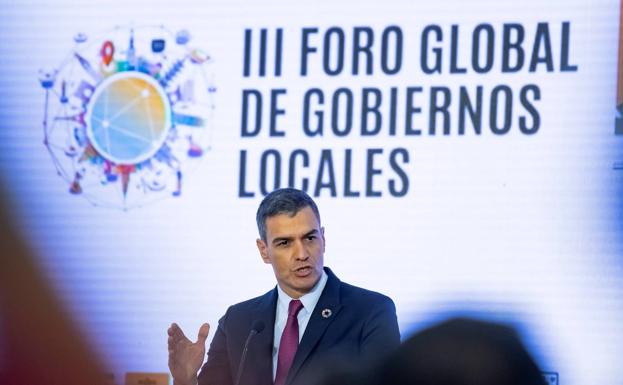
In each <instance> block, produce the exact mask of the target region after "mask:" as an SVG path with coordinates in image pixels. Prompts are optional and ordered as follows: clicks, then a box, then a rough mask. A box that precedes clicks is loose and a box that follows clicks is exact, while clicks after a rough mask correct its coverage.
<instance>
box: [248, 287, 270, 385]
mask: <svg viewBox="0 0 623 385" xmlns="http://www.w3.org/2000/svg"><path fill="white" fill-rule="evenodd" d="M275 306H277V289H273V290H271V291H269V292H268V293H266V294H265V295H264V296H263V298H262V301H261V302H260V304H259V305H258V307H257V310H256V312H255V313H254V315H253V320H252V321H251V322H254V321H256V320H258V321H262V322H263V323H264V330H263V331H262V332H261V333H259V334H257V335H256V336H255V337H254V338H255V341H253V342H252V343H251V345H252V347H253V350H252V351H250V352H249V353H252V352H253V353H255V354H253V355H252V356H250V357H249V358H251V357H253V359H252V360H249V361H252V363H253V365H254V366H255V367H254V368H253V371H250V373H255V374H256V375H257V377H256V382H257V383H258V384H262V385H272V383H273V335H274V333H275ZM249 350H251V349H249Z"/></svg>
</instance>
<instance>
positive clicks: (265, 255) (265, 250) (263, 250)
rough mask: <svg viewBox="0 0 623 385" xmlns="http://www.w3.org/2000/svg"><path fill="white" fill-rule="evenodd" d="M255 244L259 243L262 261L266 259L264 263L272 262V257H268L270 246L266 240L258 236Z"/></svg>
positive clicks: (258, 248) (258, 247)
mask: <svg viewBox="0 0 623 385" xmlns="http://www.w3.org/2000/svg"><path fill="white" fill-rule="evenodd" d="M255 244H256V245H257V250H258V251H259V252H260V256H261V257H262V261H264V263H270V258H269V257H268V246H267V245H266V242H264V241H263V240H261V239H259V238H258V239H256V240H255Z"/></svg>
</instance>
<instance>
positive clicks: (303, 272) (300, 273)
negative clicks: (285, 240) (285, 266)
mask: <svg viewBox="0 0 623 385" xmlns="http://www.w3.org/2000/svg"><path fill="white" fill-rule="evenodd" d="M311 272H312V268H311V266H302V267H299V268H298V269H296V270H294V275H296V276H297V277H307V276H308V275H310V274H311Z"/></svg>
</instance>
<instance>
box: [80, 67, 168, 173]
mask: <svg viewBox="0 0 623 385" xmlns="http://www.w3.org/2000/svg"><path fill="white" fill-rule="evenodd" d="M86 122H87V137H88V138H89V140H90V141H91V144H92V145H93V147H94V148H95V149H96V150H97V152H98V153H99V154H100V155H102V156H103V157H104V158H106V159H108V160H110V161H112V162H115V163H118V164H135V163H141V162H144V161H146V160H147V159H149V158H151V157H152V156H154V155H155V154H156V152H157V151H158V150H159V149H160V148H161V147H162V145H163V144H164V142H165V140H166V138H167V134H168V131H169V128H170V127H171V107H170V105H169V101H168V98H167V96H166V94H165V93H164V90H163V89H162V87H161V86H160V84H158V82H156V81H155V80H154V78H152V77H150V76H147V75H145V74H142V73H140V72H121V73H118V74H115V75H113V76H111V77H109V78H107V79H106V80H105V81H103V82H102V84H100V85H99V87H98V88H97V90H96V91H95V93H94V95H93V96H92V97H91V102H90V103H89V106H88V109H87V113H86Z"/></svg>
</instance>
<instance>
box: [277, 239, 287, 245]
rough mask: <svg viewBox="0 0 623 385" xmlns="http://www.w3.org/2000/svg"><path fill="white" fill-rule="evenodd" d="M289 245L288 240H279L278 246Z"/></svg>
mask: <svg viewBox="0 0 623 385" xmlns="http://www.w3.org/2000/svg"><path fill="white" fill-rule="evenodd" d="M287 245H288V241H285V240H284V241H279V242H277V246H287Z"/></svg>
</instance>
